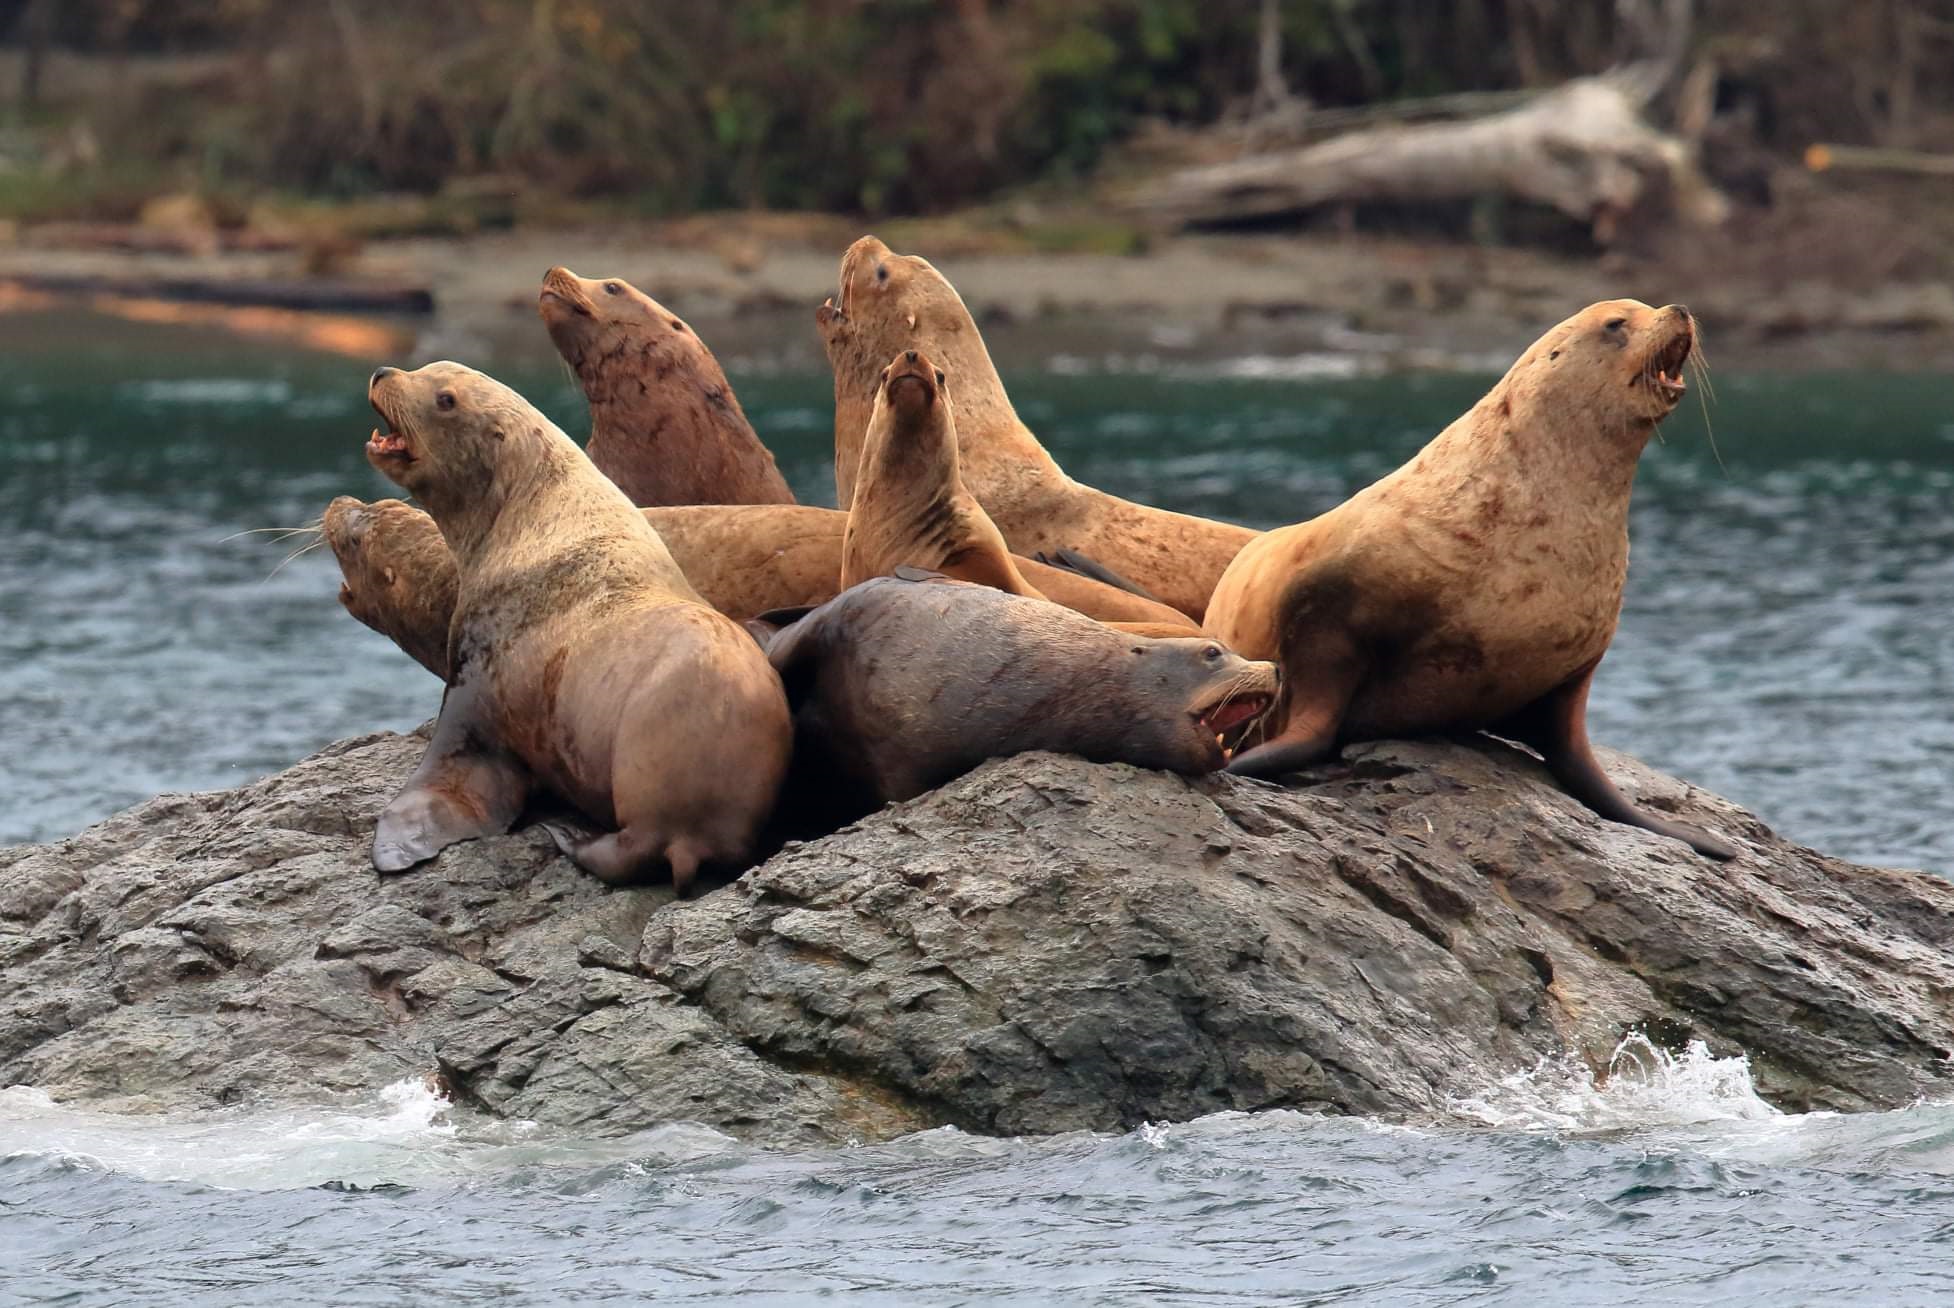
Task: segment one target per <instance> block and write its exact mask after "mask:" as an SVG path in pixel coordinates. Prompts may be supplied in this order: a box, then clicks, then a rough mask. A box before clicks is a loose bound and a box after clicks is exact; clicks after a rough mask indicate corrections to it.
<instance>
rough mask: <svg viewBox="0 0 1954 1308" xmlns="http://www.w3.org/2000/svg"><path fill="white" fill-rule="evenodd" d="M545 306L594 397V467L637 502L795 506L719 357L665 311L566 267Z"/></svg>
mask: <svg viewBox="0 0 1954 1308" xmlns="http://www.w3.org/2000/svg"><path fill="white" fill-rule="evenodd" d="M536 309H537V312H538V313H540V314H541V315H542V318H543V325H544V326H545V327H547V328H548V329H549V333H550V339H551V340H552V341H554V342H555V343H556V349H557V352H558V353H559V354H561V355H562V356H563V358H564V360H565V361H566V362H567V363H569V365H570V367H571V369H572V370H574V371H575V372H576V374H577V381H578V383H579V384H580V385H582V387H583V393H584V398H585V399H587V400H589V401H590V441H589V442H588V444H587V445H586V447H585V449H586V452H587V453H588V454H589V455H590V461H591V462H592V463H594V464H596V465H597V467H598V470H599V471H601V472H602V473H603V474H604V475H605V476H607V477H609V478H610V479H611V480H612V481H614V482H616V483H617V484H618V488H619V489H620V490H622V491H623V492H624V493H625V494H626V495H628V496H630V498H631V502H632V503H634V504H638V505H641V506H645V507H650V506H654V505H663V504H792V503H793V502H794V493H793V492H792V491H791V490H789V489H787V481H786V479H785V478H783V477H782V476H781V475H780V469H779V468H777V467H775V466H774V460H773V455H772V454H771V453H770V452H769V451H768V450H767V447H766V446H765V445H763V444H761V443H760V438H759V437H758V436H756V435H754V433H753V427H752V424H750V423H748V422H747V420H746V412H745V410H743V409H741V408H740V402H739V397H738V396H736V395H734V394H733V388H732V387H731V386H730V385H728V384H727V381H726V374H725V373H724V372H722V371H721V370H720V367H719V361H718V360H717V359H715V358H713V357H712V351H711V350H709V349H707V348H706V344H705V342H704V341H702V340H700V339H699V338H698V336H697V335H695V334H694V333H693V332H692V331H691V330H690V329H689V328H687V327H686V325H685V323H684V322H683V321H681V320H680V319H679V318H678V317H677V315H675V314H673V313H672V312H671V311H670V310H669V309H667V308H665V306H664V305H662V304H660V303H658V301H656V300H654V299H652V298H651V297H650V296H649V295H646V294H645V293H644V292H643V291H640V290H639V289H638V288H637V287H635V286H633V285H631V283H629V282H627V281H623V280H622V279H620V278H616V277H606V278H589V277H579V276H577V275H576V274H575V273H573V272H571V271H570V270H569V269H568V268H561V267H558V268H552V269H550V270H549V273H548V274H547V275H546V276H545V277H544V278H543V289H542V291H541V292H540V293H538V295H537V297H536Z"/></svg>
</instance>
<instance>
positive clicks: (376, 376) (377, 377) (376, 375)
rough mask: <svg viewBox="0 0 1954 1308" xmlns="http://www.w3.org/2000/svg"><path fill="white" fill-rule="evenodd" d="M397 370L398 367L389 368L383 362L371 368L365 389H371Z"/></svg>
mask: <svg viewBox="0 0 1954 1308" xmlns="http://www.w3.org/2000/svg"><path fill="white" fill-rule="evenodd" d="M399 371H400V369H398V368H389V367H387V366H385V365H384V364H383V365H381V366H380V367H378V368H375V369H374V370H373V375H372V376H371V377H369V378H367V379H366V386H367V389H368V390H372V389H373V388H374V387H375V386H378V385H379V384H380V383H381V382H382V381H384V380H385V379H387V378H388V377H391V376H393V375H394V374H395V373H397V372H399Z"/></svg>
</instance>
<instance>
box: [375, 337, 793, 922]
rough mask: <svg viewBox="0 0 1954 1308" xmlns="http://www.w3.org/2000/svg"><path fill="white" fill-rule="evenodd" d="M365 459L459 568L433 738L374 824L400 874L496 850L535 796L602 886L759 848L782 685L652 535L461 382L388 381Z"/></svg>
mask: <svg viewBox="0 0 1954 1308" xmlns="http://www.w3.org/2000/svg"><path fill="white" fill-rule="evenodd" d="M368 398H369V399H370V400H371V402H372V404H373V408H374V410H375V411H376V412H377V413H378V414H379V415H380V418H381V423H382V426H381V427H380V428H379V429H377V430H375V432H374V433H373V435H372V437H371V438H370V439H369V440H368V442H367V447H366V449H367V458H368V460H369V461H370V462H371V463H372V464H373V465H374V466H375V467H376V468H378V469H379V470H380V471H381V472H382V473H384V474H386V475H387V476H388V477H390V478H391V479H393V480H394V481H395V482H397V483H399V484H400V485H401V486H402V487H404V488H405V489H407V490H408V491H411V492H412V493H413V494H414V496H415V497H416V498H417V499H419V500H420V501H421V503H423V504H425V505H426V506H427V508H428V511H429V512H430V513H431V514H432V515H433V517H434V521H435V523H436V525H438V526H439V527H440V530H441V535H442V538H443V539H444V540H445V541H446V542H447V544H448V548H449V549H450V550H451V551H452V552H453V556H454V563H455V567H456V579H457V588H456V600H455V611H454V617H453V619H452V621H451V623H450V636H449V644H448V663H449V668H450V677H449V682H448V690H447V693H446V695H444V696H443V697H442V701H441V714H440V717H439V719H438V720H437V721H436V723H435V728H434V738H433V741H432V743H430V744H429V746H428V750H427V754H426V756H425V757H424V758H423V759H422V760H421V765H420V767H419V768H418V769H417V770H416V771H415V773H414V775H413V776H412V777H411V778H410V779H409V780H408V782H407V785H406V787H405V788H404V789H403V790H402V791H401V792H400V794H399V795H398V796H397V797H395V799H394V800H393V802H391V803H390V804H388V805H387V807H386V809H385V810H384V811H383V812H382V813H381V814H380V820H379V824H378V828H377V830H376V831H375V833H374V840H373V862H374V866H376V867H377V868H379V869H380V870H381V871H383V872H394V871H400V870H402V869H404V868H407V867H411V866H412V865H414V864H415V863H418V862H421V861H422V860H424V859H428V858H431V857H433V856H434V855H435V854H436V853H437V852H439V851H440V850H441V849H443V848H445V847H446V846H448V845H450V844H453V843H454V842H456V841H458V840H467V839H470V838H471V837H475V836H484V835H492V834H495V833H497V832H501V831H506V830H507V829H508V828H509V827H510V825H511V824H512V823H513V822H514V821H515V819H516V817H517V815H518V813H519V812H520V811H521V810H522V807H523V805H524V803H525V802H526V801H527V800H528V799H529V798H530V796H531V795H532V794H533V793H534V792H537V791H547V792H550V793H553V794H555V795H556V796H558V797H560V798H562V799H565V800H568V801H569V802H570V803H571V804H574V805H575V806H576V807H577V808H578V809H579V810H581V811H582V812H583V814H584V815H586V816H587V817H589V818H591V819H592V820H594V821H595V822H597V823H599V824H600V825H601V826H603V827H604V828H606V832H605V834H602V835H597V836H594V837H590V838H585V839H570V838H568V837H565V836H564V835H563V834H562V833H561V832H555V833H553V834H556V836H557V839H558V843H559V844H562V845H564V846H565V852H567V853H569V854H570V856H571V857H572V858H573V859H575V860H576V862H577V863H578V865H579V866H581V867H583V868H584V869H585V870H586V871H589V872H590V873H591V874H593V875H594V876H597V877H598V878H600V879H601V880H604V881H607V882H617V881H623V880H627V879H630V878H634V877H637V876H640V875H642V874H643V873H644V872H646V871H648V870H649V869H650V868H651V867H653V866H655V865H656V864H658V863H660V862H663V863H665V864H667V865H668V866H669V867H670V869H671V876H672V882H673V884H674V885H675V886H676V887H678V889H679V890H680V891H681V892H683V891H684V890H685V889H686V888H687V887H688V886H689V885H690V883H691V881H692V878H693V875H694V874H695V872H696V871H697V869H698V867H699V865H700V864H702V863H707V862H723V863H736V862H738V861H740V860H742V859H744V858H746V857H747V856H748V855H749V854H750V853H751V852H752V850H753V847H754V843H755V840H756V838H757V836H758V833H759V831H760V829H761V826H762V824H764V823H765V822H766V821H767V819H768V817H769V815H770V814H771V813H772V810H773V805H774V800H775V798H776V796H777V794H778V792H779V790H780V785H781V782H782V780H783V779H784V777H785V775H786V771H787V763H788V752H789V749H790V748H791V744H792V723H791V719H790V717H789V714H788V708H787V701H786V697H785V695H784V694H783V692H782V689H781V685H780V679H779V678H778V677H777V676H775V675H774V673H773V670H772V669H771V668H770V667H768V666H767V661H766V657H765V655H764V654H763V653H762V652H761V651H760V649H759V647H758V646H757V645H756V644H755V643H754V642H753V639H752V637H751V636H750V635H749V634H748V633H747V632H746V631H745V630H743V629H742V628H741V627H740V625H739V624H738V623H736V622H734V621H733V620H732V619H730V618H728V617H726V616H725V615H724V614H722V613H719V612H718V611H716V610H715V609H713V608H711V607H710V606H709V605H707V604H706V602H705V601H704V600H703V599H701V598H700V597H699V594H698V592H697V591H695V590H694V589H693V588H692V586H691V584H690V583H689V582H688V581H686V579H685V574H684V573H682V572H681V571H680V570H679V566H678V564H677V562H675V561H674V560H673V558H672V556H671V553H670V552H669V551H668V550H667V549H666V548H665V543H664V542H663V541H662V540H660V539H659V536H658V533H657V532H656V531H654V530H653V529H652V527H651V524H650V523H649V522H647V521H646V520H645V517H644V515H643V514H642V513H640V512H639V511H638V510H637V509H636V508H634V507H633V506H632V504H631V502H630V501H629V500H627V499H626V498H625V496H624V493H623V492H622V491H620V490H619V489H618V488H617V487H616V486H615V485H614V484H612V483H611V482H610V481H609V480H608V479H607V478H606V477H604V475H603V474H602V473H600V472H598V471H597V469H596V467H595V466H593V465H592V464H591V462H590V460H589V459H588V458H586V457H585V455H584V453H583V451H582V450H580V449H578V448H577V446H576V444H575V443H574V442H572V441H571V440H570V438H569V437H567V436H565V435H564V434H563V433H562V432H561V431H559V430H557V428H556V427H555V426H554V425H552V424H551V423H550V421H549V420H548V419H547V418H545V417H544V416H543V415H542V414H540V413H538V412H537V411H536V410H535V409H534V408H533V407H532V406H531V405H530V404H529V403H528V402H527V401H525V400H524V399H523V398H522V397H521V396H520V395H517V394H516V393H515V392H514V391H512V390H510V389H509V388H508V387H506V386H504V385H502V384H501V383H500V382H497V381H495V380H494V379H492V378H490V377H486V376H484V375H483V374H481V373H478V372H475V371H474V370H472V369H469V368H464V367H462V366H461V365H460V364H455V363H445V362H444V363H432V364H429V365H427V366H426V367H424V368H421V369H418V370H417V371H414V372H403V371H401V370H399V369H397V368H381V369H380V370H378V371H377V372H375V373H374V374H373V378H372V380H371V382H370V383H369V385H368Z"/></svg>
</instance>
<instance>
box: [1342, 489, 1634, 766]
mask: <svg viewBox="0 0 1954 1308" xmlns="http://www.w3.org/2000/svg"><path fill="white" fill-rule="evenodd" d="M1587 489H1588V488H1584V487H1567V486H1551V487H1543V486H1540V485H1537V484H1531V485H1530V484H1527V483H1523V482H1518V481H1514V480H1512V479H1509V478H1503V477H1499V476H1486V477H1472V478H1468V479H1466V480H1464V481H1463V482H1462V483H1459V484H1457V485H1455V486H1453V487H1450V488H1448V493H1446V494H1444V495H1442V496H1437V497H1423V498H1421V497H1418V496H1414V495H1399V496H1392V495H1389V494H1386V495H1384V496H1381V497H1380V498H1379V501H1378V502H1377V503H1376V504H1374V505H1373V506H1371V511H1372V515H1373V518H1372V525H1371V528H1370V530H1368V531H1366V532H1365V533H1363V534H1362V536H1361V538H1360V541H1359V543H1358V545H1357V548H1358V549H1359V550H1360V551H1362V553H1363V554H1364V555H1365V556H1367V557H1366V560H1365V562H1366V563H1367V565H1368V566H1365V567H1363V568H1362V569H1361V572H1363V573H1366V574H1370V573H1376V572H1378V571H1380V570H1393V571H1396V572H1397V573H1398V575H1397V576H1395V577H1394V578H1393V579H1392V581H1391V582H1390V583H1388V584H1386V585H1383V586H1381V587H1380V588H1379V593H1380V594H1382V595H1383V596H1385V597H1386V598H1385V602H1384V604H1383V605H1381V606H1380V607H1381V608H1382V613H1381V614H1380V615H1379V617H1380V623H1381V625H1382V626H1383V627H1386V628H1390V627H1396V630H1395V631H1387V632H1386V634H1385V636H1384V638H1383V639H1380V640H1378V641H1376V642H1375V645H1374V649H1376V651H1377V652H1378V654H1379V655H1381V657H1379V658H1378V659H1377V661H1376V665H1375V666H1374V668H1373V672H1372V676H1371V677H1370V678H1369V680H1368V681H1367V683H1366V684H1365V685H1364V686H1363V687H1362V688H1361V689H1360V691H1359V692H1358V694H1357V696H1356V698H1355V699H1354V701H1353V702H1352V704H1351V707H1350V711H1349V713H1348V715H1347V717H1346V724H1347V726H1348V728H1349V729H1350V730H1351V731H1352V733H1353V734H1361V735H1389V734H1394V733H1400V732H1406V731H1413V730H1418V729H1420V728H1423V729H1427V730H1429V729H1431V728H1432V727H1434V726H1453V727H1460V728H1467V727H1475V726H1484V725H1487V724H1488V723H1490V722H1493V721H1495V720H1497V719H1499V718H1502V717H1505V716H1506V715H1508V714H1510V713H1512V712H1514V711H1515V710H1517V709H1519V708H1521V707H1524V706H1525V705H1526V704H1529V703H1531V702H1533V701H1534V700H1536V699H1539V698H1540V697H1541V696H1542V695H1545V694H1546V693H1547V692H1548V691H1550V690H1552V689H1553V688H1554V687H1555V686H1557V685H1559V684H1561V683H1562V682H1564V681H1566V680H1567V679H1568V678H1569V677H1572V676H1573V675H1574V674H1576V673H1577V672H1579V671H1580V670H1581V669H1582V668H1584V667H1586V666H1587V665H1588V664H1590V663H1592V662H1593V661H1594V660H1596V659H1598V658H1600V657H1601V655H1602V654H1603V653H1605V652H1606V651H1607V648H1608V645H1609V643H1610V641H1612V640H1613V639H1614V634H1615V626H1616V622H1617V619H1618V618H1619V616H1620V612H1621V601H1622V588H1623V584H1624V582H1625V580H1626V577H1627V572H1628V521H1627V496H1626V494H1623V495H1621V496H1620V497H1618V499H1617V500H1616V501H1615V502H1610V501H1609V500H1608V499H1607V498H1606V497H1602V496H1595V495H1592V494H1588V493H1584V492H1585V491H1586V490H1587ZM1394 501H1395V503H1394Z"/></svg>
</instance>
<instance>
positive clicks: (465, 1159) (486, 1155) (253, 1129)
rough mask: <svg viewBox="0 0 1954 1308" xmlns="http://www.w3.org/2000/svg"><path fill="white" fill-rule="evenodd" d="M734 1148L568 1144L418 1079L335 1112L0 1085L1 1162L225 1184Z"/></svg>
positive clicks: (396, 1178)
mask: <svg viewBox="0 0 1954 1308" xmlns="http://www.w3.org/2000/svg"><path fill="white" fill-rule="evenodd" d="M739 1150H740V1146H739V1145H738V1144H737V1143H736V1142H735V1141H733V1140H731V1139H729V1138H728V1137H726V1136H724V1135H722V1134H720V1133H719V1132H717V1131H713V1130H711V1129H709V1128H707V1127H703V1126H698V1125H695V1124H691V1123H675V1124H673V1125H669V1126H661V1127H657V1128H654V1129H652V1130H649V1131H642V1132H638V1133H636V1134H634V1135H628V1136H622V1137H618V1138H616V1139H610V1140H589V1139H582V1138H579V1139H568V1138H565V1137H562V1136H560V1135H558V1134H556V1133H553V1132H549V1131H545V1130H542V1129H539V1128H538V1127H537V1126H536V1125H535V1123H533V1122H523V1121H497V1120H492V1119H488V1118H484V1117H481V1116H479V1115H477V1114H473V1113H468V1112H465V1111H463V1110H459V1109H456V1108H455V1107H454V1106H452V1105H450V1104H449V1103H447V1102H446V1101H445V1100H443V1099H441V1098H440V1097H439V1096H437V1095H436V1094H435V1093H434V1091H433V1090H432V1089H431V1088H429V1086H428V1085H427V1084H426V1083H425V1082H424V1081H420V1080H407V1081H400V1082H396V1083H395V1084H393V1085H389V1086H387V1087H386V1088H384V1089H383V1090H381V1091H380V1092H379V1094H378V1095H377V1096H371V1097H366V1098H362V1099H358V1100H353V1101H350V1102H347V1103H345V1104H340V1105H334V1106H330V1107H315V1108H284V1109H268V1110H250V1109H223V1110H219V1111H215V1112H208V1113H201V1114H196V1115H176V1114H135V1113H112V1112H103V1111H100V1110H97V1109H90V1108H82V1107H76V1106H73V1105H68V1104H59V1103H56V1102H55V1101H54V1100H52V1099H50V1098H49V1097H48V1096H47V1095H46V1094H45V1093H43V1092H42V1091H39V1090H34V1089H29V1088H27V1087H24V1086H14V1087H12V1088H9V1089H5V1090H0V1158H11V1157H18V1156H22V1155H27V1156H34V1157H41V1158H56V1159H62V1160H65V1161H69V1162H73V1163H77V1164H80V1165H82V1166H84V1167H91V1168H99V1169H102V1170H106V1171H114V1172H120V1173H123V1174H126V1175H130V1176H136V1177H140V1178H142V1179H144V1180H149V1181H179V1182H190V1183H195V1184H202V1185H211V1186H218V1187H222V1188H227V1189H252V1190H284V1189H297V1188H301V1187H304V1186H314V1185H323V1184H325V1183H327V1182H332V1181H337V1182H343V1183H346V1184H350V1185H358V1186H375V1185H388V1184H392V1185H424V1184H429V1183H432V1182H435V1181H439V1180H444V1179H448V1180H452V1179H455V1178H458V1177H468V1176H481V1175H495V1174H500V1173H506V1172H509V1171H513V1170H516V1169H518V1168H524V1167H551V1166H578V1167H597V1166H603V1165H606V1164H612V1163H626V1164H634V1165H635V1164H643V1165H670V1164H673V1163H682V1162H688V1161H693V1160H696V1159H700V1158H706V1157H711V1156H715V1155H721V1154H727V1153H733V1152H738V1151H739Z"/></svg>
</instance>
